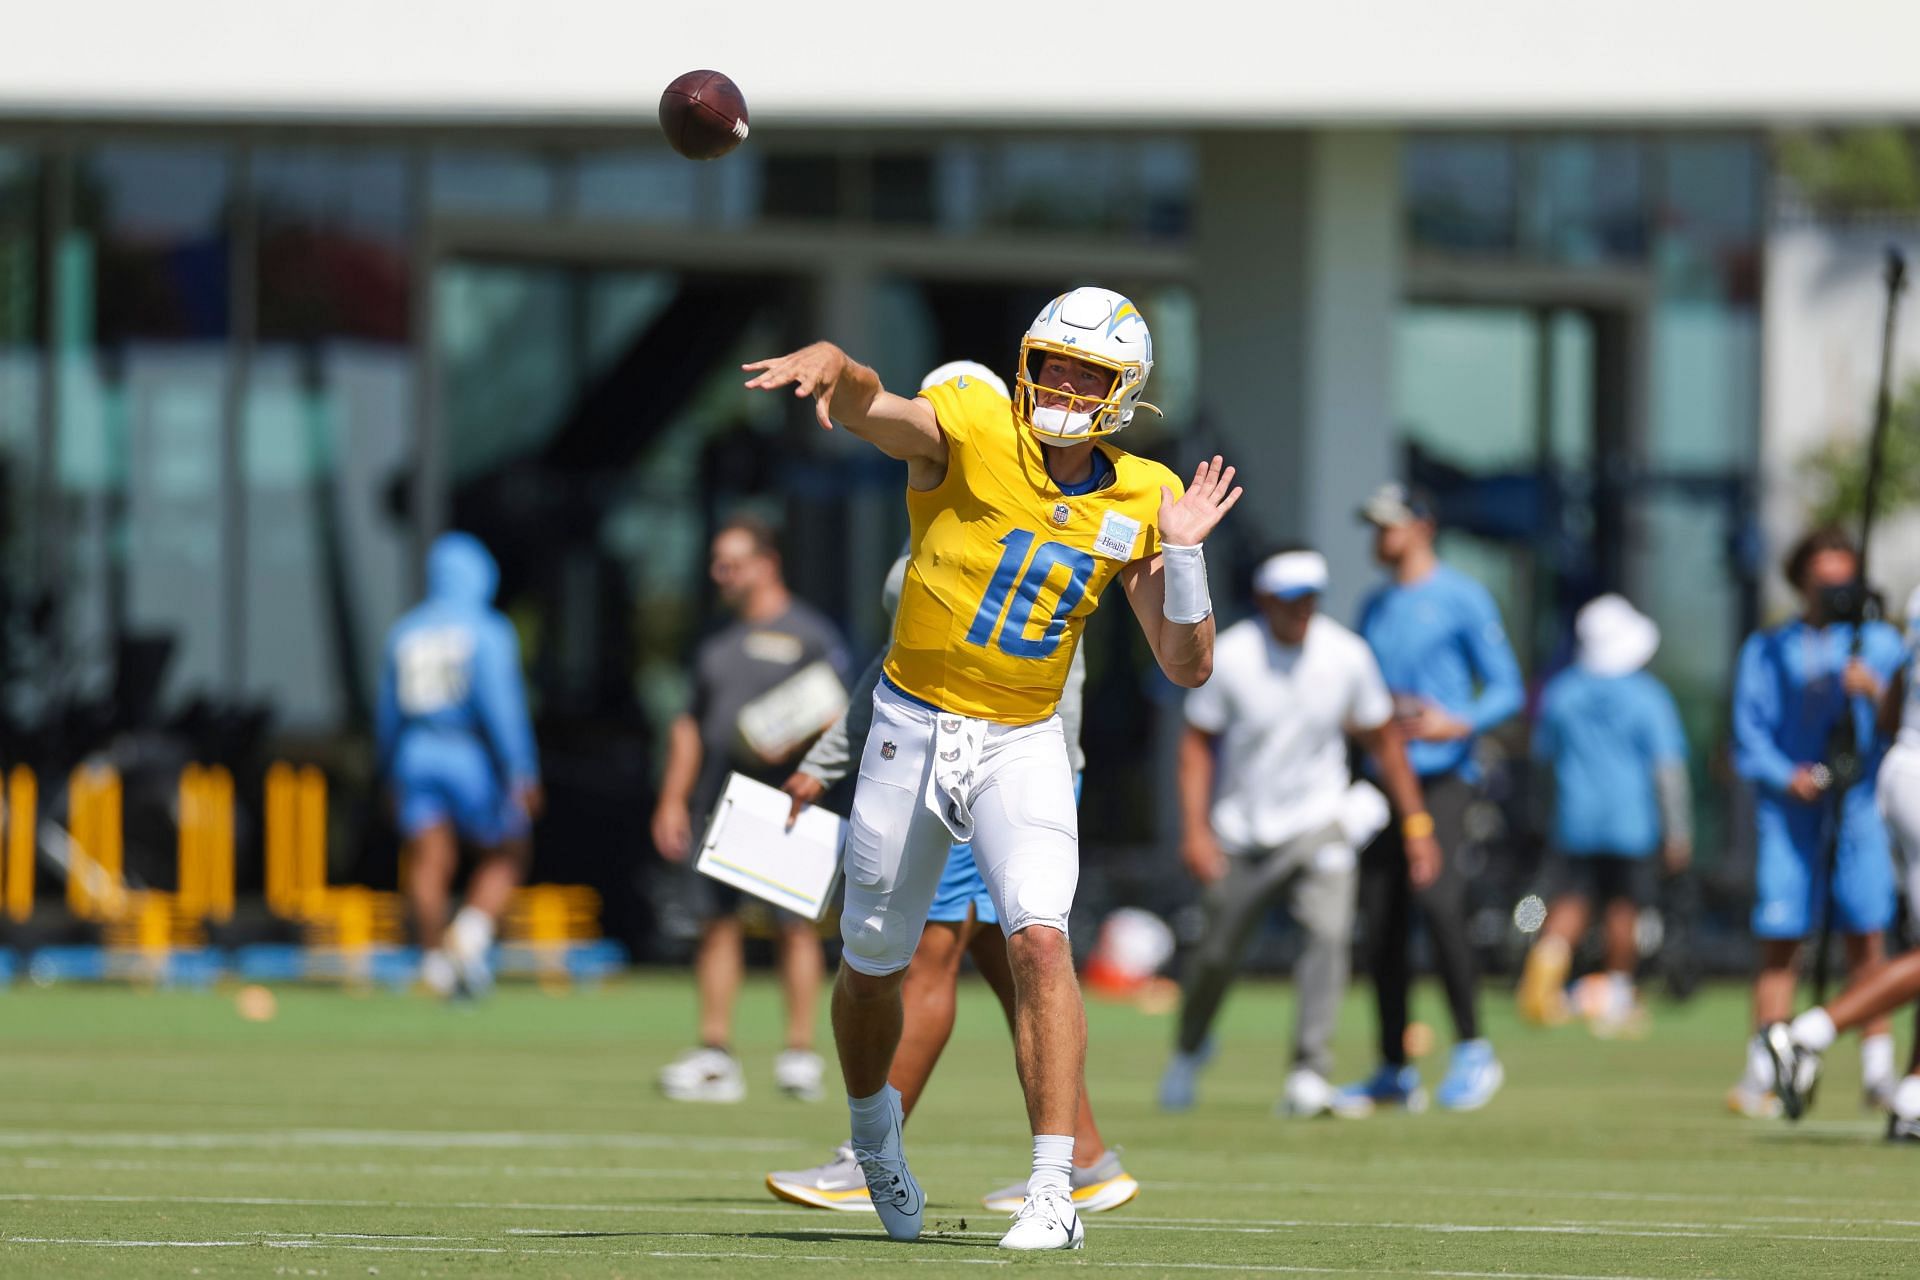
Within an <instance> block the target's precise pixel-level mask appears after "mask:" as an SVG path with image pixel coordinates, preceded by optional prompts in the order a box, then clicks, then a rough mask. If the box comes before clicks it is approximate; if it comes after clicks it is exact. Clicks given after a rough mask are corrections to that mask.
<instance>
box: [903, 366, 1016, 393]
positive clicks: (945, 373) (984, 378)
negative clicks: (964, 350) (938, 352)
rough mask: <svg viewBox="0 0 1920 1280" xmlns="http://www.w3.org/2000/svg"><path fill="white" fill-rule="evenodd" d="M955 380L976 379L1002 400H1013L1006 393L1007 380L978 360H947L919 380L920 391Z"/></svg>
mask: <svg viewBox="0 0 1920 1280" xmlns="http://www.w3.org/2000/svg"><path fill="white" fill-rule="evenodd" d="M955 378H973V379H976V380H977V381H980V382H984V383H986V384H987V385H988V386H990V387H992V388H993V389H994V390H995V391H998V392H999V393H1000V395H1001V398H1002V399H1005V400H1011V399H1013V397H1012V396H1011V395H1009V394H1008V393H1007V380H1006V379H1005V378H1003V377H1001V376H1000V375H999V374H997V373H995V372H994V371H993V370H991V369H989V368H987V366H985V365H983V364H981V363H980V362H979V361H978V360H949V361H947V362H946V363H945V364H943V365H941V366H940V367H939V368H938V369H929V370H928V371H927V376H926V377H924V378H922V379H920V389H921V390H922V391H925V390H926V389H927V388H928V387H937V386H939V385H940V384H941V383H943V382H952V381H953V380H954V379H955Z"/></svg>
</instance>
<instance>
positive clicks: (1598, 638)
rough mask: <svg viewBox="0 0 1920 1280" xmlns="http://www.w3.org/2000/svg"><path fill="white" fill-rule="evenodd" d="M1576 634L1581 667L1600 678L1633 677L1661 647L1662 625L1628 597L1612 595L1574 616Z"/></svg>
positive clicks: (1594, 602)
mask: <svg viewBox="0 0 1920 1280" xmlns="http://www.w3.org/2000/svg"><path fill="white" fill-rule="evenodd" d="M1573 634H1574V636H1575V637H1576V638H1578V640H1579V641H1580V654H1579V658H1578V661H1579V663H1580V665H1581V666H1582V667H1584V668H1586V669H1587V670H1588V671H1591V672H1592V673H1593V674H1595V675H1597V676H1624V675H1631V674H1632V673H1634V672H1635V671H1638V670H1639V669H1640V668H1642V667H1644V666H1646V665H1647V663H1648V662H1650V661H1652V659H1653V654H1654V651H1655V650H1656V649H1658V648H1659V647H1660V627H1659V625H1658V624H1657V623H1655V622H1654V620H1653V619H1652V618H1649V617H1648V616H1647V615H1646V614H1644V613H1641V612H1640V611H1639V610H1638V609H1636V608H1634V607H1633V606H1632V605H1631V604H1629V603H1627V599H1626V597H1625V596H1619V595H1613V594H1611V593H1609V594H1607V595H1604V596H1601V597H1599V598H1598V599H1595V600H1590V601H1588V602H1587V604H1586V605H1585V606H1583V607H1582V608H1581V610H1580V612H1579V613H1577V614H1575V615H1574V618H1573Z"/></svg>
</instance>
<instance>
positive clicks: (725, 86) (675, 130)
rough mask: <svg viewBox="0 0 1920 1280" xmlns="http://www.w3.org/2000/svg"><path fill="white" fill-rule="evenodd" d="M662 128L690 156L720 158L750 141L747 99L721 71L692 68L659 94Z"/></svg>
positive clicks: (675, 147) (676, 146)
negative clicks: (748, 136)
mask: <svg viewBox="0 0 1920 1280" xmlns="http://www.w3.org/2000/svg"><path fill="white" fill-rule="evenodd" d="M660 129H661V132H663V133H665V134H666V135H667V145H669V146H671V147H672V148H673V149H674V150H675V151H678V152H679V153H680V154H681V155H683V156H685V157H687V159H689V160H713V159H717V158H718V157H720V156H723V155H725V154H727V152H729V151H731V150H733V149H734V148H735V147H737V146H739V145H740V144H741V143H742V142H745V141H746V140H747V100H746V99H745V98H743V97H742V96H741V95H740V86H739V85H737V84H735V83H734V82H733V81H731V80H729V79H727V77H725V76H724V75H721V74H720V73H719V72H718V71H689V72H687V74H685V75H683V76H681V77H680V78H679V79H677V80H675V81H674V82H673V83H672V84H670V85H668V86H667V91H666V92H665V93H663V94H661V95H660Z"/></svg>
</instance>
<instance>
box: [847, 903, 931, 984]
mask: <svg viewBox="0 0 1920 1280" xmlns="http://www.w3.org/2000/svg"><path fill="white" fill-rule="evenodd" d="M851 896H852V895H849V897H851ZM918 941H919V938H918V936H917V931H916V930H913V929H911V928H910V927H909V926H908V924H907V922H906V921H905V920H904V919H902V918H901V916H900V914H899V913H898V912H896V911H888V910H887V909H886V908H885V907H883V906H879V905H871V906H865V907H864V909H859V908H856V907H855V906H854V904H853V903H852V902H848V903H847V909H846V911H845V912H844V913H842V915H841V916H840V942H841V946H842V954H841V959H842V960H844V961H845V962H846V963H847V964H848V965H850V966H851V967H852V968H854V969H856V970H858V971H859V972H861V973H864V974H866V975H867V976H868V977H872V978H883V977H885V976H886V975H888V974H890V973H898V972H900V970H902V969H904V968H906V967H907V965H908V963H909V962H911V961H912V959H913V948H914V945H915V943H917V942H918Z"/></svg>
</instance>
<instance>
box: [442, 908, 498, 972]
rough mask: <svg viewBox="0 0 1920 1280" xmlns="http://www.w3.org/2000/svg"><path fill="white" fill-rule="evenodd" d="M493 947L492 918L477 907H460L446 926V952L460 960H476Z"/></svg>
mask: <svg viewBox="0 0 1920 1280" xmlns="http://www.w3.org/2000/svg"><path fill="white" fill-rule="evenodd" d="M492 945H493V917H492V916H490V915H488V914H487V913H486V912H484V911H482V910H480V909H479V908H478V907H462V908H460V910H459V911H458V912H457V913H456V914H455V915H454V917H453V923H452V924H450V925H448V926H447V941H446V947H447V950H449V951H451V952H453V953H454V954H455V955H457V956H459V957H460V958H461V959H462V960H478V959H480V958H481V957H483V956H485V955H486V954H487V948H488V947H491V946H492Z"/></svg>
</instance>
